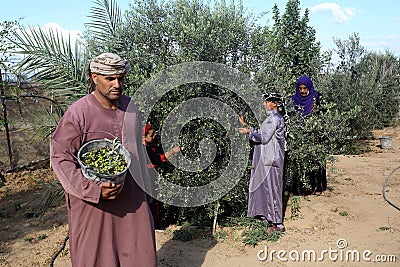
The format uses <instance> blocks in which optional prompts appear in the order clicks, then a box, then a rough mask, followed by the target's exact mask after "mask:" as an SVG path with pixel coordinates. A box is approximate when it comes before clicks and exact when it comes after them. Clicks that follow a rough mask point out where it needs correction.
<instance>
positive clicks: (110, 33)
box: [85, 0, 122, 42]
mask: <svg viewBox="0 0 400 267" xmlns="http://www.w3.org/2000/svg"><path fill="white" fill-rule="evenodd" d="M93 2H94V3H95V4H96V5H97V6H95V7H92V9H91V12H90V15H88V17H89V18H91V19H92V21H91V22H89V23H86V24H85V25H86V26H87V28H88V30H89V32H91V34H93V35H94V36H96V38H97V39H99V40H100V41H102V42H106V41H109V40H113V39H114V37H116V33H117V31H118V27H119V26H120V25H121V23H122V17H121V11H120V9H119V7H118V5H117V2H116V1H114V0H110V1H109V0H95V1H93Z"/></svg>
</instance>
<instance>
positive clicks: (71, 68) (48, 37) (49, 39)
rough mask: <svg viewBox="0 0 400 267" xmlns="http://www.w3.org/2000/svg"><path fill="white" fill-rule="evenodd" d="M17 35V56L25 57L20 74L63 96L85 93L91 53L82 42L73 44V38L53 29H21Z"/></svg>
mask: <svg viewBox="0 0 400 267" xmlns="http://www.w3.org/2000/svg"><path fill="white" fill-rule="evenodd" d="M14 35H15V39H14V40H13V42H14V44H15V47H16V48H15V49H16V51H15V53H17V54H20V55H22V57H23V58H22V60H21V61H20V62H19V64H18V65H17V69H18V71H19V72H21V73H26V74H27V75H28V77H29V78H30V79H31V80H33V81H36V82H41V83H44V84H46V85H47V86H46V87H47V89H50V90H52V92H53V93H56V94H59V95H60V96H65V95H70V96H71V95H76V94H77V93H79V92H82V93H83V92H85V90H86V85H85V67H86V64H87V53H86V50H85V48H84V47H83V45H82V44H81V43H80V41H79V40H76V41H75V44H74V45H73V44H72V42H71V37H70V36H68V37H64V36H63V35H62V34H61V33H60V32H58V31H57V30H54V29H51V28H50V29H48V31H45V30H43V29H41V28H28V29H25V28H21V29H20V30H18V31H15V32H14ZM77 96H78V95H77Z"/></svg>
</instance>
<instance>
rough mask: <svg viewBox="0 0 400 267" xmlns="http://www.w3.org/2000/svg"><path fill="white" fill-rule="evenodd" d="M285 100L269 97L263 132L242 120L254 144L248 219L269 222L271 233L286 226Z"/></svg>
mask: <svg viewBox="0 0 400 267" xmlns="http://www.w3.org/2000/svg"><path fill="white" fill-rule="evenodd" d="M281 105H282V97H281V96H280V95H279V94H277V93H271V94H265V95H264V101H263V106H264V108H265V110H266V113H267V117H266V119H265V120H264V122H263V123H262V125H261V127H260V128H259V129H254V128H252V127H248V124H247V122H245V120H244V118H243V117H242V116H239V120H240V122H241V123H242V125H243V126H245V128H239V133H241V134H247V136H248V138H249V140H251V141H253V142H254V144H255V145H254V152H253V161H252V165H253V169H252V171H251V177H250V186H249V200H248V211H247V216H248V217H254V218H259V219H261V220H263V221H268V223H269V227H268V231H269V232H271V231H281V232H283V231H285V227H284V225H283V203H282V202H283V199H282V193H283V163H284V155H285V151H284V149H285V135H284V119H283V117H282V115H281V114H280V113H279V111H278V108H279V106H281Z"/></svg>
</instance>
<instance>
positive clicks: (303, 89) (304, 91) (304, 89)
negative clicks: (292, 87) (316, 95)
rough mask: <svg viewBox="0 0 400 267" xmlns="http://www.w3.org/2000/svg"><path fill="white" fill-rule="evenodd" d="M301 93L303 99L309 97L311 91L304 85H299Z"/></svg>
mask: <svg viewBox="0 0 400 267" xmlns="http://www.w3.org/2000/svg"><path fill="white" fill-rule="evenodd" d="M299 93H300V95H301V96H302V97H306V96H308V93H309V90H308V88H307V87H306V86H305V85H304V84H300V85H299Z"/></svg>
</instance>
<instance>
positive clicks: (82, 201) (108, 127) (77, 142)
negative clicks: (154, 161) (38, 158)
mask: <svg viewBox="0 0 400 267" xmlns="http://www.w3.org/2000/svg"><path fill="white" fill-rule="evenodd" d="M130 101H131V99H130V98H129V97H127V96H121V97H120V99H119V104H120V105H119V108H118V109H116V110H111V109H105V108H103V107H102V106H101V105H100V103H99V102H98V101H97V100H96V98H95V97H94V95H92V94H90V95H87V96H85V97H83V98H81V99H80V100H78V101H76V102H75V103H74V104H72V105H71V106H70V107H69V109H68V110H67V111H66V113H65V114H64V116H63V117H62V119H61V120H60V122H59V124H58V126H57V129H56V131H55V132H54V134H53V138H52V150H51V162H52V167H53V169H54V172H55V173H56V175H57V177H58V179H59V180H60V182H61V184H62V186H63V188H64V190H65V196H66V203H67V210H68V227H69V242H70V253H71V261H72V266H77V267H81V266H96V267H113V266H156V265H157V259H156V248H155V236H154V224H153V219H152V216H151V213H150V210H149V206H148V203H147V195H146V193H145V192H144V191H143V190H142V188H143V181H146V180H147V179H149V177H148V172H147V166H146V160H145V159H146V156H145V154H144V153H145V152H144V149H143V145H142V142H141V124H140V115H139V111H138V110H137V109H133V111H132V109H130V111H129V112H130V113H131V114H130V116H129V123H128V124H129V126H130V129H128V131H126V129H125V127H126V126H125V125H124V120H126V117H125V115H126V113H127V108H128V106H130V107H131V106H132V104H130V103H131V102H130ZM133 106H134V105H133ZM106 133H110V134H112V135H113V136H116V137H118V138H119V139H120V140H122V141H123V144H124V145H125V144H126V146H127V148H128V150H129V152H130V154H131V160H132V163H131V166H132V168H129V172H128V174H127V176H126V178H125V182H124V185H123V188H122V191H121V192H120V193H119V194H118V195H117V197H116V198H115V199H114V200H105V199H101V198H100V195H101V185H102V183H101V182H96V181H94V180H90V179H87V178H85V177H84V176H83V174H82V173H81V170H80V167H79V164H78V163H77V160H76V158H75V157H74V155H76V153H77V151H78V150H79V148H80V147H81V146H82V144H84V143H85V142H87V141H90V140H93V139H98V138H108V139H112V138H113V136H110V135H109V134H106ZM139 185H140V186H139Z"/></svg>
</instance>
